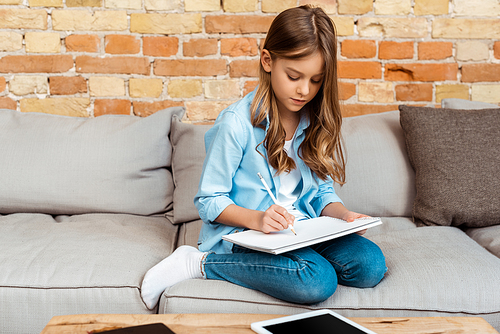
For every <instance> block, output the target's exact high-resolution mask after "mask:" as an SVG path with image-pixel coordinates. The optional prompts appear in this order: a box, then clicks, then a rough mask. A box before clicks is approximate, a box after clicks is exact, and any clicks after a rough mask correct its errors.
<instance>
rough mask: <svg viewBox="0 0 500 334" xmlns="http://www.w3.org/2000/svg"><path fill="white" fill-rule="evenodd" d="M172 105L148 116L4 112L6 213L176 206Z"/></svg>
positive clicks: (1, 147)
mask: <svg viewBox="0 0 500 334" xmlns="http://www.w3.org/2000/svg"><path fill="white" fill-rule="evenodd" d="M183 113H184V108H181V107H175V108H169V109H165V110H162V111H158V112H157V113H155V114H153V115H151V116H149V117H146V118H141V117H137V116H126V115H119V116H118V115H108V116H100V117H96V118H78V117H65V116H56V115H49V114H41V113H21V112H17V111H13V110H0V152H1V158H0V171H1V173H0V213H3V214H9V213H18V212H33V213H47V214H54V215H74V214H83V213H128V214H137V215H152V214H158V213H163V212H165V211H166V210H168V209H169V207H170V206H171V204H172V194H173V180H172V174H171V172H170V170H169V166H170V162H171V151H172V148H171V146H170V141H169V138H168V135H169V131H170V123H171V118H172V115H174V114H177V115H182V114H183Z"/></svg>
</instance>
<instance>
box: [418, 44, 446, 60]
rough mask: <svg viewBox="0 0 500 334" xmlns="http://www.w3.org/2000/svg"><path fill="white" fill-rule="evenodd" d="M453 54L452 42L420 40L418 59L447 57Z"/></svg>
mask: <svg viewBox="0 0 500 334" xmlns="http://www.w3.org/2000/svg"><path fill="white" fill-rule="evenodd" d="M451 56H453V43H452V42H420V43H418V59H422V60H429V59H436V60H438V59H446V58H448V57H451Z"/></svg>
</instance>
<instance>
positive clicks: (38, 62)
mask: <svg viewBox="0 0 500 334" xmlns="http://www.w3.org/2000/svg"><path fill="white" fill-rule="evenodd" d="M71 68H73V56H70V55H54V56H5V57H3V58H1V59H0V73H62V72H67V71H69V70H70V69H71Z"/></svg>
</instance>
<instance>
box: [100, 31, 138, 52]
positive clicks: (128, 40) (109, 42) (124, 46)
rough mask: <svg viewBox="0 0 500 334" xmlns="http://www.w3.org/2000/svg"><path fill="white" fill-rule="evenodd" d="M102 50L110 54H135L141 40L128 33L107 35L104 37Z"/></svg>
mask: <svg viewBox="0 0 500 334" xmlns="http://www.w3.org/2000/svg"><path fill="white" fill-rule="evenodd" d="M104 51H105V52H106V53H112V54H137V53H139V52H140V51H141V41H140V40H139V39H137V38H135V36H130V35H108V36H106V37H104Z"/></svg>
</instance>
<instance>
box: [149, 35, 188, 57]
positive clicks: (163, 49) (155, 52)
mask: <svg viewBox="0 0 500 334" xmlns="http://www.w3.org/2000/svg"><path fill="white" fill-rule="evenodd" d="M142 43H143V46H142V51H143V53H144V55H145V56H153V57H170V56H173V55H176V54H177V50H178V49H179V39H178V38H177V37H166V36H160V37H143V38H142Z"/></svg>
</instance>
